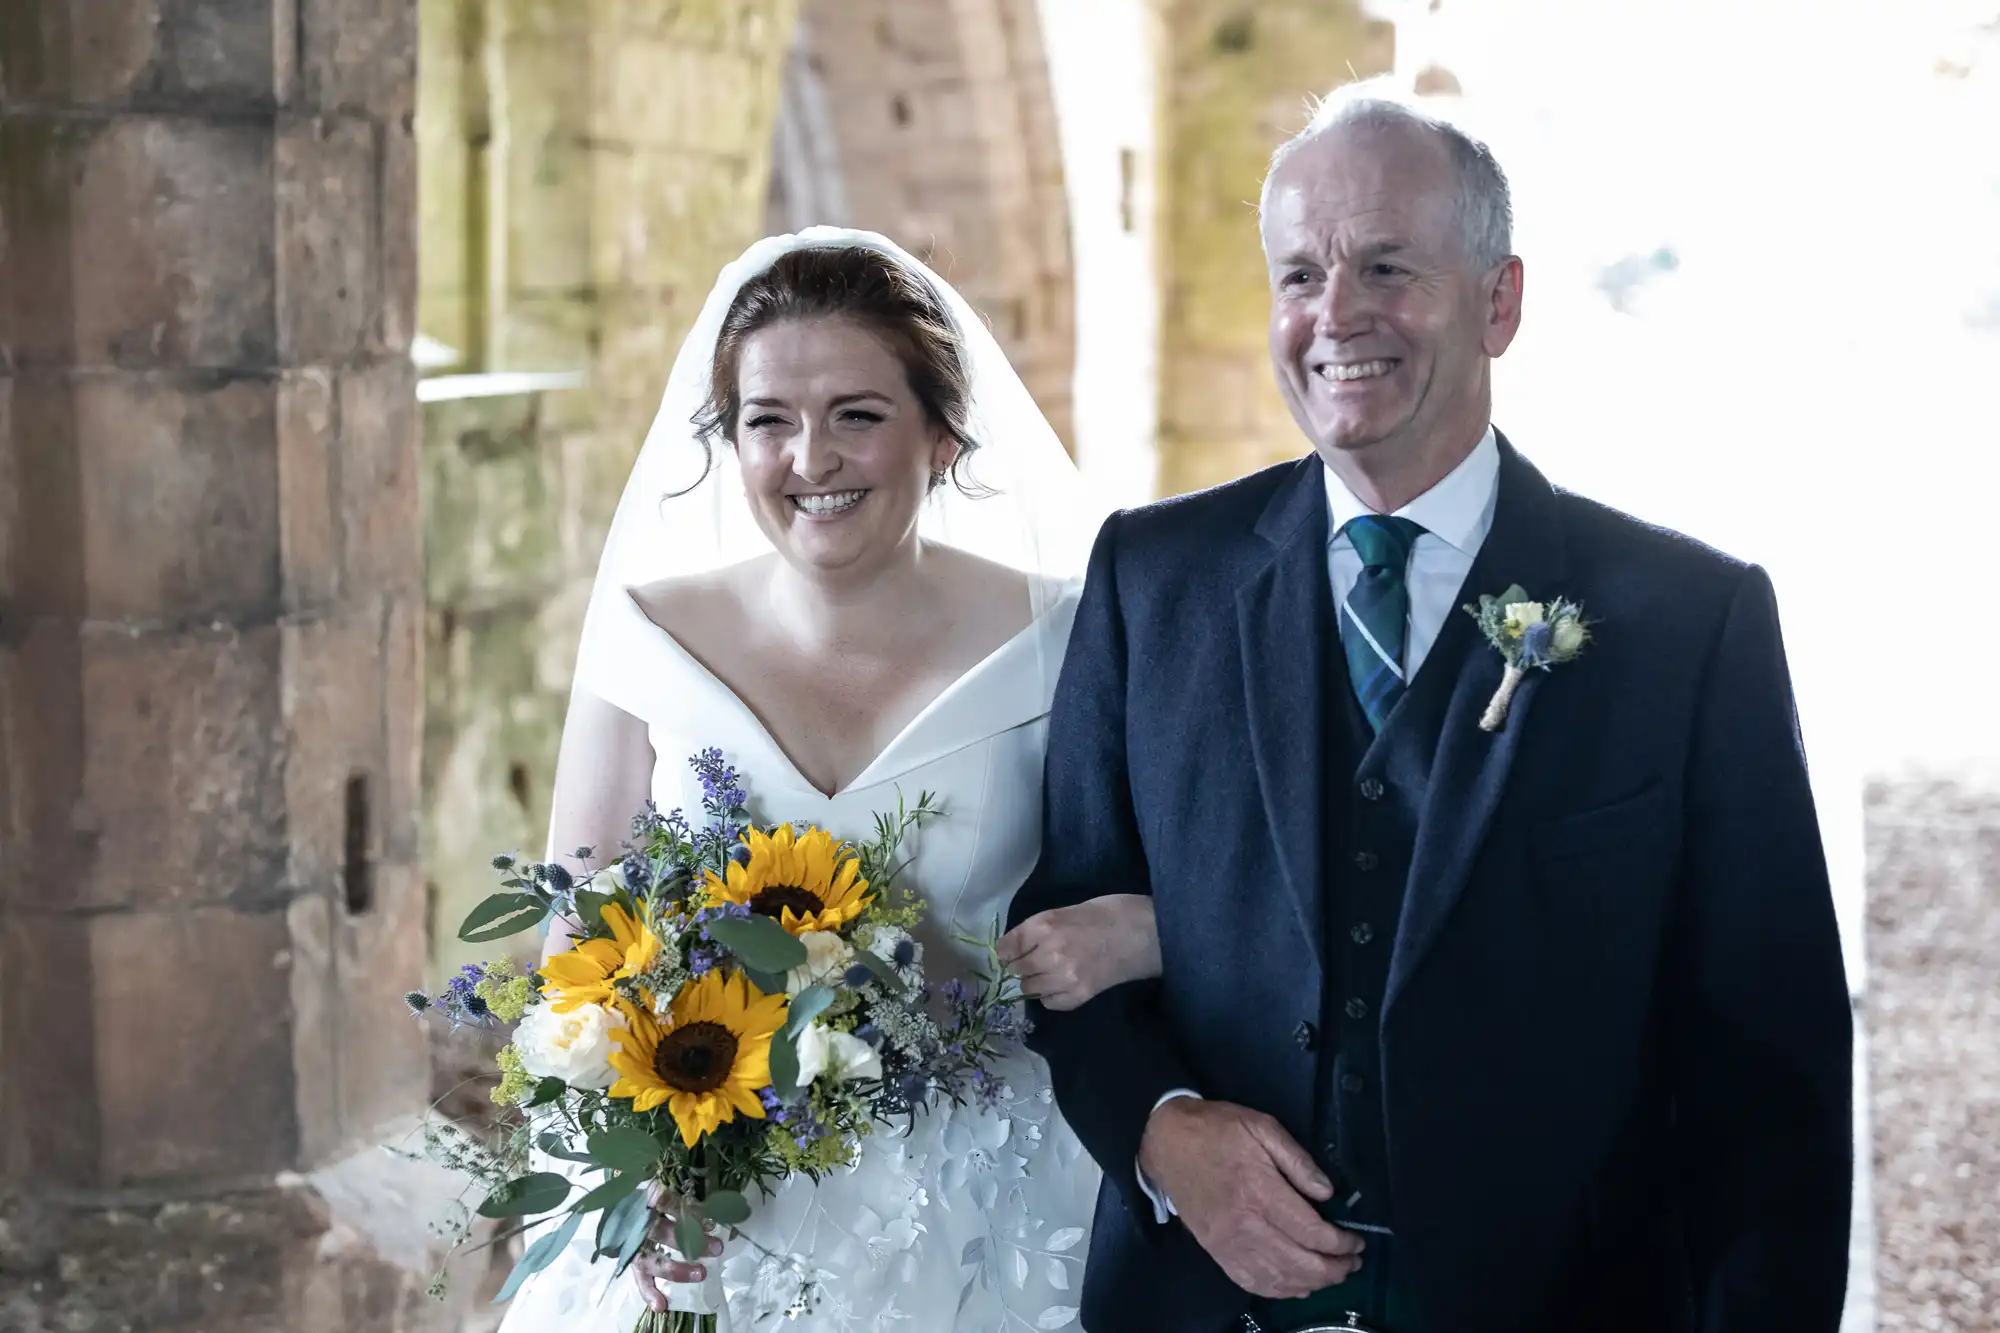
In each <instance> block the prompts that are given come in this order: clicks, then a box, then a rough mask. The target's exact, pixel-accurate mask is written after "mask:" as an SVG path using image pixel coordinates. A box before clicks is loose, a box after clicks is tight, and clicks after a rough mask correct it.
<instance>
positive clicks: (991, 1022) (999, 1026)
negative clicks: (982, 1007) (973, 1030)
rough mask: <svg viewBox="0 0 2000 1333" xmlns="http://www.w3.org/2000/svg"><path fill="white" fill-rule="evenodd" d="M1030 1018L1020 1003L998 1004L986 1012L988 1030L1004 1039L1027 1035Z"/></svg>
mask: <svg viewBox="0 0 2000 1333" xmlns="http://www.w3.org/2000/svg"><path fill="white" fill-rule="evenodd" d="M1027 1027H1028V1020H1027V1017H1026V1015H1024V1014H1023V1013H1022V1012H1021V1010H1020V1007H1019V1006H1018V1005H1012V1004H996V1005H994V1006H993V1007H992V1008H991V1009H990V1010H988V1011H987V1013H986V1030H987V1031H988V1032H991V1033H992V1034H993V1035H994V1036H996V1037H999V1038H1001V1039H1002V1040H1014V1039H1017V1038H1020V1037H1025V1036H1026V1035H1027Z"/></svg>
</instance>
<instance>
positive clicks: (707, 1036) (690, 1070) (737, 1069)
mask: <svg viewBox="0 0 2000 1333" xmlns="http://www.w3.org/2000/svg"><path fill="white" fill-rule="evenodd" d="M786 1009H787V1005H786V1002H785V997H784V996H782V995H766V994H764V992H762V991H760V990H758V989H757V988H756V987H755V986H753V985H751V984H750V982H749V980H748V979H747V978H745V977H744V976H743V974H742V973H740V972H731V973H728V974H727V975H726V976H725V974H724V973H723V971H722V969H720V968H717V969H716V970H715V971H713V972H710V973H708V974H707V975H706V976H704V977H702V978H701V979H700V980H698V981H691V982H689V983H688V984H687V985H685V986H683V987H681V993H680V994H679V995H677V996H675V997H674V1002H673V1006H672V1008H671V1009H670V1010H669V1011H668V1013H667V1016H666V1018H665V1020H664V1021H663V1020H661V1019H658V1018H655V1017H653V1015H651V1014H649V1013H646V1012H645V1011H643V1010H633V1009H628V1010H626V1022H627V1026H625V1027H623V1028H620V1029H618V1030H617V1031H615V1032H613V1033H612V1040H614V1041H616V1042H617V1043H618V1046H619V1049H618V1050H617V1051H615V1052H613V1053H612V1056H611V1067H612V1068H613V1069H615V1070H617V1071H618V1081H617V1082H616V1083H614V1084H612V1085H611V1090H610V1092H609V1094H608V1095H609V1096H612V1097H618V1098H630V1099H631V1101H632V1109H633V1110H634V1111H650V1110H652V1109H653V1108H655V1107H657V1106H659V1105H660V1104H661V1103H663V1102H664V1103H665V1104H666V1107H667V1111H668V1113H669V1114H671V1115H672V1116H673V1118H674V1124H676V1125H677V1126H679V1127H680V1131H681V1142H682V1143H684V1144H686V1145H687V1146H688V1147H690V1148H692V1147H694V1145H695V1143H696V1141H697V1140H699V1139H700V1138H701V1136H702V1135H704V1134H707V1133H710V1132H711V1131H713V1130H715V1129H717V1128H718V1127H720V1126H722V1125H726V1124H728V1123H729V1122H730V1121H732V1120H734V1119H736V1114H737V1112H739V1111H740V1112H742V1113H743V1114H744V1115H746V1116H748V1117H750V1118H751V1119H753V1120H762V1119H763V1118H764V1103H763V1101H762V1100H761V1099H760V1098H759V1097H758V1096H757V1093H758V1090H759V1089H762V1088H767V1087H769V1086H770V1085H771V1037H772V1035H773V1034H775V1033H776V1032H777V1031H778V1029H779V1028H781V1027H783V1026H784V1025H785V1014H786Z"/></svg>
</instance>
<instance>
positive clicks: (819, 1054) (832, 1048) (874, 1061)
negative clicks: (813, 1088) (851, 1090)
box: [799, 1023, 882, 1088]
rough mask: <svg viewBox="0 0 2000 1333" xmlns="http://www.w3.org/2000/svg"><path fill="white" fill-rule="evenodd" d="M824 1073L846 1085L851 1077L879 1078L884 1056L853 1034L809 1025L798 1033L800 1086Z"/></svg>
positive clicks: (818, 1025)
mask: <svg viewBox="0 0 2000 1333" xmlns="http://www.w3.org/2000/svg"><path fill="white" fill-rule="evenodd" d="M822 1074H830V1075H832V1077H833V1081H834V1082H835V1083H845V1082H846V1081H847V1080H848V1079H851V1078H880V1077H882V1057H881V1056H879V1055H877V1054H876V1053H875V1048H874V1047H873V1046H870V1045H869V1044H868V1043H867V1042H865V1041H863V1040H861V1038H859V1037H857V1036H855V1035H853V1034H852V1033H848V1032H835V1031H833V1030H832V1029H830V1028H827V1027H823V1026H821V1025H820V1024H818V1023H808V1024H806V1030H805V1031H804V1032H801V1033H800V1034H799V1086H800V1087H802V1088H803V1087H805V1086H806V1085H807V1084H809V1083H812V1082H813V1081H814V1080H815V1079H817V1078H819V1076H820V1075H822Z"/></svg>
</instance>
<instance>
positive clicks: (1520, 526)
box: [1383, 436, 1568, 1013]
mask: <svg viewBox="0 0 2000 1333" xmlns="http://www.w3.org/2000/svg"><path fill="white" fill-rule="evenodd" d="M1500 454H1501V462H1500V481H1499V498H1498V501H1497V503H1496V506H1495V509H1494V514H1493V527H1492V529H1491V530H1490V531H1489V532H1488V533H1487V535H1486V541H1485V544H1484V545H1483V546H1481V547H1480V550H1479V554H1478V556H1477V557H1476V558H1475V559H1474V560H1473V564H1472V569H1471V571H1470V572H1469V573H1468V574H1467V575H1466V578H1465V586H1464V587H1463V588H1462V589H1460V592H1459V597H1458V601H1459V603H1461V604H1463V603H1466V602H1475V601H1477V600H1478V597H1479V594H1480V593H1482V592H1494V593H1497V592H1499V591H1500V590H1501V589H1503V588H1505V587H1507V586H1508V585H1509V584H1513V583H1518V584H1520V585H1521V586H1522V587H1524V588H1526V589H1527V590H1528V593H1529V595H1530V596H1531V597H1533V598H1534V599H1535V600H1537V601H1547V600H1549V599H1550V598H1553V597H1555V596H1556V595H1557V594H1559V593H1562V592H1564V591H1566V588H1565V585H1564V579H1565V578H1566V577H1567V566H1568V561H1567V555H1566V551H1565V544H1564V540H1563V532H1562V524H1561V518H1562V516H1561V513H1560V511H1559V509H1558V507H1557V504H1556V497H1555V492H1554V490H1553V489H1552V488H1551V487H1550V486H1549V483H1548V482H1547V481H1546V480H1545V479H1544V478H1543V477H1542V474H1541V473H1539V472H1537V471H1536V470H1535V469H1534V467H1533V466H1531V465H1530V464H1529V463H1528V462H1527V460H1525V459H1523V458H1522V457H1521V456H1520V454H1518V453H1516V452H1515V451H1514V448H1513V446H1512V445H1510V444H1508V443H1507V440H1506V438H1505V437H1504V436H1503V437H1501V440H1500ZM1452 616H1453V617H1454V618H1455V619H1463V620H1465V621H1466V622H1467V623H1466V624H1465V625H1464V626H1459V625H1457V624H1455V623H1453V622H1447V625H1448V628H1447V631H1446V632H1445V633H1443V634H1441V635H1440V636H1439V639H1438V644H1437V647H1436V648H1434V649H1433V650H1432V653H1431V656H1430V658H1428V659H1427V660H1426V661H1425V663H1424V666H1423V670H1422V671H1421V672H1420V673H1419V680H1418V683H1417V684H1418V687H1419V688H1421V687H1423V686H1425V685H1433V686H1439V685H1442V684H1443V682H1441V681H1440V682H1427V681H1424V680H1423V679H1422V678H1423V677H1424V676H1427V675H1429V674H1430V673H1431V671H1432V670H1433V669H1436V670H1437V671H1439V672H1440V673H1441V674H1444V673H1450V674H1451V675H1452V676H1454V677H1455V679H1454V680H1453V681H1452V683H1451V687H1450V696H1449V702H1448V703H1446V704H1445V707H1444V716H1443V720H1442V723H1441V724H1440V730H1439V732H1438V738H1437V750H1436V753H1435V756H1434V757H1433V759H1432V762H1431V768H1430V779H1429V783H1428V785H1427V787H1426V789H1425V793H1424V798H1423V804H1422V806H1421V808H1420V811H1419V815H1418V823H1417V843H1416V848H1415V852H1414V855H1413V856H1412V858H1411V861H1410V878H1409V883H1408V885H1407V886H1406V888H1405V891H1404V896H1403V915H1402V921H1401V923H1400V925H1399V926H1398V929H1397V932H1396V947H1395V953H1394V956H1393V957H1392V958H1391V960H1390V965H1389V985H1388V993H1387V995H1386V997H1385V999H1384V1005H1383V1007H1384V1011H1385V1013H1386V1011H1387V1010H1389V1009H1393V1008H1394V1007H1395V1004H1396V1001H1397V998H1398V996H1400V995H1401V993H1402V991H1403V989H1404V988H1405V987H1406V986H1407V985H1408V984H1409V981H1410V978H1411V977H1412V976H1414V975H1415V974H1416V971H1417V969H1418V968H1419V967H1420V966H1421V965H1422V963H1423V960H1424V956H1425V955H1426V954H1427V953H1428V952H1429V951H1430V949H1431V948H1432V946H1433V945H1435V944H1436V942H1437V938H1438V935H1439V933H1440V932H1441V931H1442V930H1443V928H1444V924H1445V921H1446V919H1447V918H1448V917H1449V916H1450V914H1451V910H1452V908H1453V907H1454V906H1455V905H1456V904H1457V902H1458V899H1459V895H1460V894H1461V893H1462V892H1463V891H1464V889H1465V882H1466V877H1467V876H1468V875H1470V874H1471V872H1472V866H1473V862H1474V861H1476V860H1477V859H1478V856H1479V849H1480V847H1481V846H1482V845H1483V844H1484V843H1485V840H1486V832H1487V829H1488V827H1489V826H1490V825H1491V823H1492V820H1493V811H1494V809H1495V808H1496V807H1497V806H1498V805H1499V803H1500V796H1501V793H1502V792H1503V791H1505V789H1506V785H1507V775H1508V773H1509V771H1510V770H1511V769H1512V767H1513V763H1514V754H1515V751H1516V750H1517V749H1518V748H1519V746H1520V742H1521V737H1522V735H1523V734H1524V733H1525V731H1526V729H1527V726H1528V722H1529V715H1530V714H1531V713H1532V712H1533V711H1534V704H1535V696H1536V695H1537V694H1538V693H1539V692H1540V690H1541V688H1542V683H1543V680H1544V678H1545V675H1546V673H1544V672H1540V671H1534V672H1530V673H1529V674H1528V678H1527V680H1525V681H1524V682H1523V683H1522V685H1521V689H1520V691H1519V693H1517V694H1516V695H1515V696H1514V703H1513V707H1512V708H1511V709H1510V710H1509V711H1508V715H1507V721H1506V722H1505V723H1504V724H1503V725H1502V726H1501V728H1500V730H1499V731H1497V732H1491V733H1489V732H1485V731H1481V730H1480V729H1479V716H1480V714H1481V713H1483V712H1485V711H1486V705H1487V702H1488V701H1489V700H1491V699H1492V697H1493V692H1494V691H1495V690H1497V689H1499V688H1500V679H1501V676H1502V674H1503V671H1504V666H1503V664H1502V663H1501V661H1500V655H1499V654H1498V653H1497V652H1495V651H1494V650H1493V648H1492V646H1491V645H1490V644H1488V643H1487V642H1486V640H1485V637H1484V636H1483V635H1481V634H1479V633H1478V630H1477V627H1476V626H1473V625H1471V624H1470V620H1471V618H1470V617H1469V616H1465V615H1464V613H1463V612H1462V611H1459V610H1456V609H1455V610H1453V612H1452ZM1468 630H1470V631H1471V632H1469V633H1468V632H1467V631H1468ZM1405 702H1406V703H1407V702H1414V700H1406V701H1405Z"/></svg>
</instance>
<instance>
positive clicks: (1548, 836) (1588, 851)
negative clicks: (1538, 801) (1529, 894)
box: [1528, 779, 1681, 921]
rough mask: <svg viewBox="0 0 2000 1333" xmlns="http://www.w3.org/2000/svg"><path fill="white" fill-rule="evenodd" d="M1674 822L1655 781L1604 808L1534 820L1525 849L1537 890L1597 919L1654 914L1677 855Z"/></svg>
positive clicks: (1662, 787) (1661, 787)
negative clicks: (1536, 882) (1536, 881)
mask: <svg viewBox="0 0 2000 1333" xmlns="http://www.w3.org/2000/svg"><path fill="white" fill-rule="evenodd" d="M1680 833H1681V830H1680V820H1679V818H1678V815H1677V812H1676V811H1675V809H1674V807H1673V803H1672V801H1671V800H1669V799H1668V791H1667V787H1666V786H1665V784H1663V783H1661V782H1660V781H1659V780H1658V779H1654V780H1653V781H1650V782H1648V783H1647V784H1646V785H1645V786H1644V787H1642V788H1641V789H1640V790H1639V791H1637V792H1635V793H1633V794H1632V795H1631V796H1627V797H1625V798H1623V799H1621V800H1618V801H1614V802H1612V803H1611V804H1609V805H1602V806H1597V807H1595V808H1594V809H1590V810H1585V811H1581V812H1579V813H1576V814H1570V815H1562V816H1558V817H1557V818H1555V819H1548V820H1542V821H1539V822H1538V823H1536V824H1535V825H1534V827H1533V833H1532V835H1531V837H1530V840H1529V848H1528V854H1529V859H1530V861H1531V862H1532V864H1533V866H1534V871H1535V877H1536V878H1537V879H1538V880H1539V881H1540V882H1541V884H1542V887H1543V890H1544V892H1546V893H1547V894H1549V895H1550V896H1551V897H1552V898H1554V899H1556V900H1558V901H1564V902H1567V903H1568V904H1569V905H1571V906H1572V907H1576V908H1581V909H1583V910H1585V911H1587V912H1588V913H1589V914H1590V915H1592V916H1594V917H1597V918H1598V919H1600V920H1606V921H1609V920H1614V919H1617V918H1619V917H1626V916H1628V915H1632V916H1637V917H1639V918H1641V919H1656V918H1657V916H1658V914H1659V910H1660V908H1661V906H1662V904H1663V901H1664V898H1665V896H1666V893H1667V890H1668V889H1669V887H1670V886H1671V885H1672V883H1673V880H1674V875H1675V872H1676V870H1677V869H1678V863H1679V859H1680V840H1681V839H1680Z"/></svg>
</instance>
